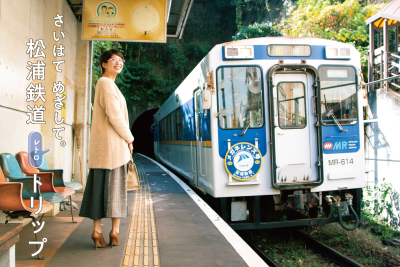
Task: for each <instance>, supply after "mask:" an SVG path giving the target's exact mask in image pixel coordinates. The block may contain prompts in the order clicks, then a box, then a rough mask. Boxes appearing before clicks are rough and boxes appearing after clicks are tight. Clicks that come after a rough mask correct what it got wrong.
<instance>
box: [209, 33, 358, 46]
mask: <svg viewBox="0 0 400 267" xmlns="http://www.w3.org/2000/svg"><path fill="white" fill-rule="evenodd" d="M288 43H290V44H307V45H339V44H340V45H341V46H350V47H354V46H353V45H351V44H346V43H341V42H338V41H334V40H327V39H323V38H312V37H282V36H273V37H258V38H250V39H242V40H238V41H230V42H226V43H221V44H217V45H216V46H215V47H218V46H227V45H268V44H288ZM215 47H214V48H215ZM214 48H213V49H214Z"/></svg>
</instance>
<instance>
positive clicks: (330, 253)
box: [298, 231, 363, 267]
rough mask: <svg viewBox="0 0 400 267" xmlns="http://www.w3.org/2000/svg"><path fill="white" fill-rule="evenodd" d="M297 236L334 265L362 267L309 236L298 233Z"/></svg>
mask: <svg viewBox="0 0 400 267" xmlns="http://www.w3.org/2000/svg"><path fill="white" fill-rule="evenodd" d="M298 234H299V235H300V236H301V238H302V239H303V240H304V241H305V242H306V243H307V244H308V245H309V246H310V247H311V248H312V249H314V250H315V251H317V252H318V253H320V254H322V255H324V256H325V257H327V258H329V259H330V260H332V261H334V262H335V263H336V264H338V265H339V266H342V267H354V266H355V267H362V266H363V265H361V264H359V263H357V262H355V261H353V260H352V259H350V258H348V257H346V256H344V255H343V254H341V253H339V252H338V251H336V250H334V249H332V248H330V247H328V246H326V245H324V244H322V243H321V242H318V241H317V240H315V239H314V238H312V237H311V236H309V235H306V234H303V233H301V232H300V231H298Z"/></svg>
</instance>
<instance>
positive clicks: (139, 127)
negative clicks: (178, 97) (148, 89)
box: [131, 108, 158, 159]
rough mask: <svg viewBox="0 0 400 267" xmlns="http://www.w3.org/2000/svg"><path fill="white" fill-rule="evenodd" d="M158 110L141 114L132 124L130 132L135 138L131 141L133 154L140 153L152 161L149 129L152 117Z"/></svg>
mask: <svg viewBox="0 0 400 267" xmlns="http://www.w3.org/2000/svg"><path fill="white" fill-rule="evenodd" d="M157 110H158V108H155V109H150V110H148V111H146V112H143V113H142V114H141V115H140V116H139V117H138V118H137V119H136V121H135V122H134V123H133V125H132V128H131V132H132V134H133V137H134V138H135V139H134V141H133V153H141V154H143V155H145V156H147V157H150V158H152V159H154V143H153V134H152V133H151V132H150V127H151V125H152V124H153V115H154V114H155V113H156V112H157Z"/></svg>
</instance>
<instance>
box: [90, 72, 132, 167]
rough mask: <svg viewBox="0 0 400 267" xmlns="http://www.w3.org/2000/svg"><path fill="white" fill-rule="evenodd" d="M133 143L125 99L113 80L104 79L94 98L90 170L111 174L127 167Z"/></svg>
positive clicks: (101, 79)
mask: <svg viewBox="0 0 400 267" xmlns="http://www.w3.org/2000/svg"><path fill="white" fill-rule="evenodd" d="M131 142H133V135H132V133H131V131H130V129H129V118H128V111H127V108H126V101H125V98H124V96H123V95H122V93H121V91H120V90H119V89H118V87H117V85H116V84H115V83H114V81H113V80H111V79H110V78H107V77H101V78H100V79H99V80H98V81H97V84H96V89H95V94H94V103H93V114H92V127H91V132H90V145H89V163H88V167H89V168H91V169H93V168H96V169H97V168H99V169H109V170H111V169H115V168H117V167H120V166H122V165H124V164H126V163H127V162H128V161H129V159H130V152H129V147H128V144H129V143H131Z"/></svg>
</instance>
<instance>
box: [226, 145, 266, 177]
mask: <svg viewBox="0 0 400 267" xmlns="http://www.w3.org/2000/svg"><path fill="white" fill-rule="evenodd" d="M224 162H225V168H226V171H227V172H228V173H229V174H230V175H231V176H232V177H233V178H235V179H236V180H240V181H246V180H250V179H252V178H254V177H255V176H256V175H257V174H258V173H259V172H260V170H261V165H262V157H261V153H260V151H259V150H258V149H257V148H256V147H255V146H254V145H252V144H250V143H245V142H242V143H237V144H235V145H233V146H232V147H231V148H229V149H228V152H226V155H225V161H224Z"/></svg>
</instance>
